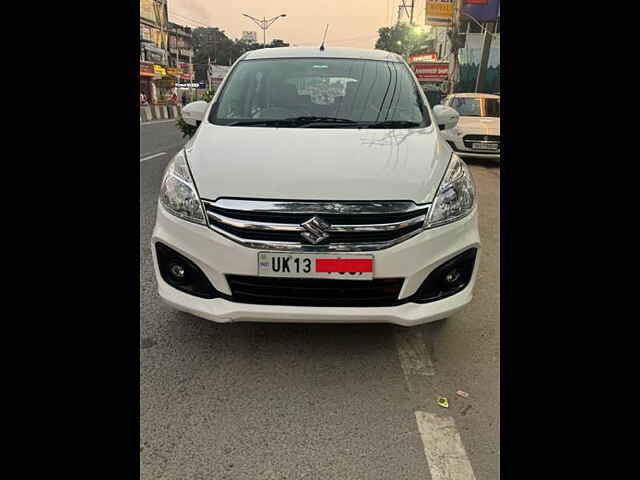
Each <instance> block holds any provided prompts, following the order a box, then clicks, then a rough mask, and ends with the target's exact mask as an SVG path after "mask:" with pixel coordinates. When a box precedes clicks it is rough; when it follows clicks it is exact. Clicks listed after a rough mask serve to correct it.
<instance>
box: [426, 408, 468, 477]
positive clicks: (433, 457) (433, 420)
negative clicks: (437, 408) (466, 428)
mask: <svg viewBox="0 0 640 480" xmlns="http://www.w3.org/2000/svg"><path fill="white" fill-rule="evenodd" d="M415 413H416V421H417V422H418V430H420V437H421V438H422V444H423V445H424V454H425V455H426V457H427V463H428V464H429V471H430V472H431V480H451V479H455V480H476V477H475V475H474V474H473V469H472V468H471V463H469V459H468V458H467V452H466V451H465V449H464V446H463V445H462V440H461V439H460V434H459V433H458V430H457V429H456V424H455V422H454V421H453V418H451V417H438V416H437V415H433V414H432V413H427V412H415Z"/></svg>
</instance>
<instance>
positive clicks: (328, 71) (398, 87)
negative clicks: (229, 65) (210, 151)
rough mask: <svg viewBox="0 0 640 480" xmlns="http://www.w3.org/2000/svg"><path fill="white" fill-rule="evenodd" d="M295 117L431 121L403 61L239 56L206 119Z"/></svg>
mask: <svg viewBox="0 0 640 480" xmlns="http://www.w3.org/2000/svg"><path fill="white" fill-rule="evenodd" d="M297 117H325V118H326V117H330V118H338V119H344V120H348V121H352V122H365V123H374V122H386V121H397V122H414V123H417V124H419V126H422V127H424V126H427V125H429V123H430V120H429V115H428V113H427V111H426V108H425V106H424V103H423V102H422V98H421V96H420V94H419V92H418V86H417V85H416V83H415V81H414V80H413V78H412V77H411V75H410V73H409V71H408V69H407V67H406V66H405V65H404V64H402V63H398V62H387V61H373V60H353V59H325V58H284V59H268V60H244V61H241V62H239V63H238V65H236V67H235V68H234V69H233V71H232V72H231V73H230V74H229V78H228V79H227V82H226V83H225V86H224V88H223V91H222V92H220V96H219V98H218V100H217V102H216V105H215V106H214V108H213V109H212V111H211V114H210V116H209V121H210V122H211V123H214V124H217V125H229V124H237V123H242V122H240V121H243V120H247V121H248V120H283V119H291V118H297ZM293 126H295V125H293ZM346 126H349V125H346ZM405 128H406V127H405Z"/></svg>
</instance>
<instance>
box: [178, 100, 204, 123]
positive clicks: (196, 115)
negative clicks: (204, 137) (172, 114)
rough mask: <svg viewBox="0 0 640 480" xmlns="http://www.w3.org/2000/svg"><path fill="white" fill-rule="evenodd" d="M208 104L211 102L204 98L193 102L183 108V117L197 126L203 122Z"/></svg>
mask: <svg viewBox="0 0 640 480" xmlns="http://www.w3.org/2000/svg"><path fill="white" fill-rule="evenodd" d="M208 106H209V104H208V103H207V102H203V101H202V100H199V101H197V102H192V103H190V104H188V105H187V106H186V107H184V108H183V109H182V118H183V119H184V121H185V122H187V123H188V124H189V125H193V126H194V127H197V126H198V124H199V123H200V122H202V119H203V118H204V113H205V112H206V111H207V107H208Z"/></svg>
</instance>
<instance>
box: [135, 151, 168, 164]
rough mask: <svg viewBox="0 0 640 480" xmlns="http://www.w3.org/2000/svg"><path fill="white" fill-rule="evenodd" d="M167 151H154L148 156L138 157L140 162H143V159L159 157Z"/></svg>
mask: <svg viewBox="0 0 640 480" xmlns="http://www.w3.org/2000/svg"><path fill="white" fill-rule="evenodd" d="M166 154H167V152H160V153H156V154H154V155H149V156H148V157H142V158H141V159H140V161H141V162H144V161H145V160H151V159H152V158H156V157H160V156H162V155H166Z"/></svg>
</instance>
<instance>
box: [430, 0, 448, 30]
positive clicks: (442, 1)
mask: <svg viewBox="0 0 640 480" xmlns="http://www.w3.org/2000/svg"><path fill="white" fill-rule="evenodd" d="M452 17H453V0H427V25H434V26H448V25H451V19H452Z"/></svg>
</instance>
